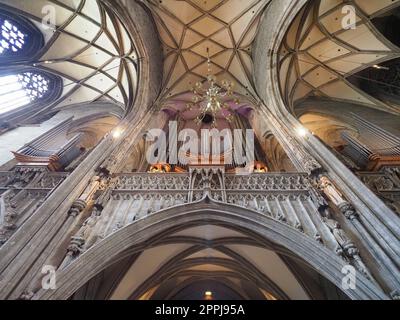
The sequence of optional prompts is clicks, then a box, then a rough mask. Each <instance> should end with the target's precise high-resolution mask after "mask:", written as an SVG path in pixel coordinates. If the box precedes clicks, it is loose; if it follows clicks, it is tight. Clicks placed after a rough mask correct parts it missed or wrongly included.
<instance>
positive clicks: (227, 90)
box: [187, 48, 239, 128]
mask: <svg viewBox="0 0 400 320" xmlns="http://www.w3.org/2000/svg"><path fill="white" fill-rule="evenodd" d="M207 57H208V59H207V84H203V83H202V82H197V83H196V84H195V87H194V88H192V90H191V91H192V92H193V98H192V101H193V103H189V104H188V105H187V107H188V108H189V109H190V110H192V109H193V106H194V105H199V107H200V114H199V115H198V116H197V118H196V120H195V122H196V123H197V124H198V125H200V124H201V123H207V124H209V123H211V126H212V127H214V128H215V127H216V125H217V115H218V114H219V113H220V112H221V110H222V109H226V110H229V105H228V104H227V103H226V102H224V101H223V100H224V99H225V98H227V97H232V99H233V100H234V101H235V103H237V104H238V103H239V101H238V99H237V98H236V97H235V96H234V94H233V88H234V83H233V82H232V81H228V80H223V81H221V84H220V85H218V83H217V78H216V76H215V75H213V74H212V69H211V59H210V50H209V48H207ZM232 117H233V115H232V113H229V115H227V116H225V119H226V120H227V121H229V122H231V121H232Z"/></svg>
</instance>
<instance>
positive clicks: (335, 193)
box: [319, 177, 346, 206]
mask: <svg viewBox="0 0 400 320" xmlns="http://www.w3.org/2000/svg"><path fill="white" fill-rule="evenodd" d="M319 187H320V188H321V189H322V190H323V191H324V193H325V194H326V196H327V197H328V198H329V199H330V200H331V201H332V202H333V203H334V204H335V205H337V206H339V205H341V204H343V203H345V202H346V200H345V199H344V197H343V195H342V194H341V193H340V192H339V190H338V189H337V188H336V187H335V186H334V185H333V184H332V182H331V181H330V180H329V179H328V178H327V177H322V178H321V179H320V183H319Z"/></svg>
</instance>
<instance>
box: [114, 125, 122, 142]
mask: <svg viewBox="0 0 400 320" xmlns="http://www.w3.org/2000/svg"><path fill="white" fill-rule="evenodd" d="M123 133H124V130H123V129H122V128H119V127H117V128H115V129H114V130H113V131H112V136H113V138H114V139H119V138H121V136H122V134H123Z"/></svg>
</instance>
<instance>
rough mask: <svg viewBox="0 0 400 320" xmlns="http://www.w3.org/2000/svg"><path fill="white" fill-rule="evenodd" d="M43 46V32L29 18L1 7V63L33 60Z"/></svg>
mask: <svg viewBox="0 0 400 320" xmlns="http://www.w3.org/2000/svg"><path fill="white" fill-rule="evenodd" d="M43 46H44V37H43V34H42V32H41V31H40V30H39V29H38V28H37V27H36V26H35V25H34V24H33V23H32V22H31V21H30V20H29V19H26V18H24V17H22V16H20V15H16V14H14V13H13V12H11V11H6V10H3V9H1V8H0V64H8V63H10V62H11V63H15V62H22V61H24V62H28V61H33V60H35V59H36V58H37V57H38V56H40V54H41V52H40V51H41V49H42V48H43Z"/></svg>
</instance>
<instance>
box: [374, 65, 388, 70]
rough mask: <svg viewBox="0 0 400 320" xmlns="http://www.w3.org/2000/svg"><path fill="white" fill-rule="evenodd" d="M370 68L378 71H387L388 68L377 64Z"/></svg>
mask: <svg viewBox="0 0 400 320" xmlns="http://www.w3.org/2000/svg"><path fill="white" fill-rule="evenodd" d="M372 67H373V68H375V69H378V70H389V68H388V67H384V66H380V65H377V64H374V65H373V66H372Z"/></svg>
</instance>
